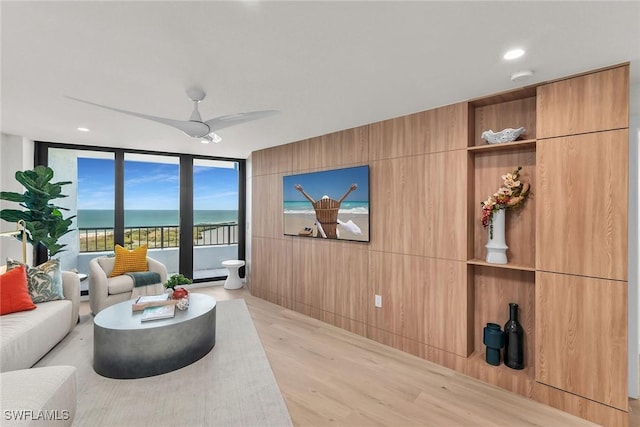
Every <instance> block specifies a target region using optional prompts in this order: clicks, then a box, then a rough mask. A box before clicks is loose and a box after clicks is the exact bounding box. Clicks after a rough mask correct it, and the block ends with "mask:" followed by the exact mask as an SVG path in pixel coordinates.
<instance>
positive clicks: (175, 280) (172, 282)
mask: <svg viewBox="0 0 640 427" xmlns="http://www.w3.org/2000/svg"><path fill="white" fill-rule="evenodd" d="M191 283H193V280H191V279H189V278H187V277H185V276H184V275H182V274H174V275H172V276H171V277H169V279H168V280H167V281H166V282H165V284H164V287H165V288H167V289H171V290H172V291H173V292H172V295H171V298H173V299H181V298H185V297H186V296H187V295H189V291H187V290H186V289H185V288H178V289H176V286H181V285H190V284H191Z"/></svg>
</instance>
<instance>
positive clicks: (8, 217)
mask: <svg viewBox="0 0 640 427" xmlns="http://www.w3.org/2000/svg"><path fill="white" fill-rule="evenodd" d="M0 218H1V219H4V220H5V221H7V222H18V221H19V220H21V219H22V220H24V221H30V220H31V215H29V212H25V211H19V210H16V209H3V210H1V211H0Z"/></svg>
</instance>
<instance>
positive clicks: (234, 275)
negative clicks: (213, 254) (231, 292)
mask: <svg viewBox="0 0 640 427" xmlns="http://www.w3.org/2000/svg"><path fill="white" fill-rule="evenodd" d="M222 266H223V267H225V268H227V269H228V270H229V275H228V276H227V281H226V282H224V288H225V289H240V288H241V287H242V281H240V276H239V275H238V270H239V269H240V267H243V266H244V261H242V260H238V259H230V260H228V261H222Z"/></svg>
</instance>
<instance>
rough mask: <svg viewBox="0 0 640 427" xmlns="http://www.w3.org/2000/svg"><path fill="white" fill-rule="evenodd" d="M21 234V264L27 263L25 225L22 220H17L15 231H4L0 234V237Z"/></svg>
mask: <svg viewBox="0 0 640 427" xmlns="http://www.w3.org/2000/svg"><path fill="white" fill-rule="evenodd" d="M20 233H22V263H23V264H26V263H27V224H26V223H25V222H24V220H23V219H20V220H18V222H17V223H16V229H15V231H4V232H2V233H0V237H11V236H17V235H19V234H20Z"/></svg>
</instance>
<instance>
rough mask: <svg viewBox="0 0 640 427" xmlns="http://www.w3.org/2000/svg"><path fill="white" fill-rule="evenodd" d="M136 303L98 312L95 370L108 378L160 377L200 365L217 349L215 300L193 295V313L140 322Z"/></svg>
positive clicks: (178, 312) (191, 295) (94, 327)
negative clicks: (186, 367)
mask: <svg viewBox="0 0 640 427" xmlns="http://www.w3.org/2000/svg"><path fill="white" fill-rule="evenodd" d="M134 301H135V300H130V301H124V302H121V303H118V304H115V305H112V306H111V307H107V308H105V309H104V310H102V311H101V312H99V313H98V314H97V315H96V317H95V318H94V319H93V369H94V370H95V371H96V372H97V373H98V374H100V375H102V376H105V377H109V378H118V379H128V378H144V377H150V376H153V375H160V374H164V373H167V372H170V371H174V370H176V369H180V368H183V367H185V366H187V365H189V364H191V363H193V362H195V361H196V360H199V359H201V358H202V357H204V356H205V355H206V354H207V353H209V352H210V351H211V349H212V348H213V346H214V345H215V344H216V300H215V299H214V298H211V297H210V296H207V295H203V294H194V293H191V294H189V308H188V309H187V310H185V311H180V310H178V309H177V308H176V312H175V317H172V318H170V319H159V320H149V321H146V322H142V321H141V320H140V318H141V317H142V311H137V312H133V313H132V312H131V305H132V304H133V303H134Z"/></svg>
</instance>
